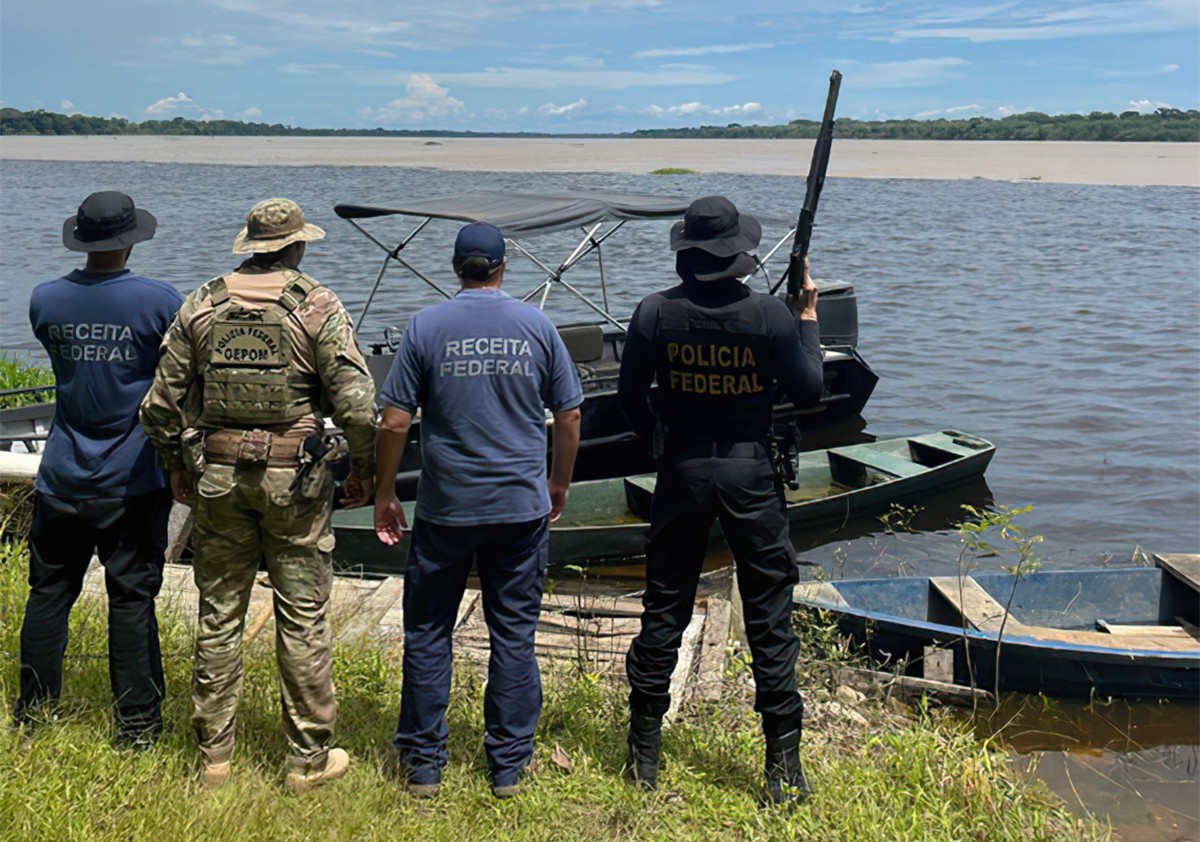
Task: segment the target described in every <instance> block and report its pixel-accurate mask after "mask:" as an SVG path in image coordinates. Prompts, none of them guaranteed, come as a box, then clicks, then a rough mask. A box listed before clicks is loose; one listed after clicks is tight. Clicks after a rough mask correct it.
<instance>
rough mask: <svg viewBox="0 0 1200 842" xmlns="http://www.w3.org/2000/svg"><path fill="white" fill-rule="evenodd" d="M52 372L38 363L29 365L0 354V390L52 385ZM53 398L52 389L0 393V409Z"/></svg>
mask: <svg viewBox="0 0 1200 842" xmlns="http://www.w3.org/2000/svg"><path fill="white" fill-rule="evenodd" d="M53 385H54V372H53V371H51V370H50V369H49V368H46V367H45V366H40V365H31V364H30V363H27V362H24V361H22V360H14V359H12V358H10V357H8V356H7V355H5V354H0V391H3V390H6V389H32V388H34V387H37V386H53ZM53 399H54V391H53V390H52V389H51V390H47V391H41V390H39V391H36V392H27V393H25V394H18V395H0V409H11V408H13V407H17V406H29V405H30V404H35V403H44V402H45V401H49V400H53Z"/></svg>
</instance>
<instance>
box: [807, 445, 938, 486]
mask: <svg viewBox="0 0 1200 842" xmlns="http://www.w3.org/2000/svg"><path fill="white" fill-rule="evenodd" d="M868 470H872V471H876V472H878V473H882V474H887V475H888V476H892V477H911V476H916V475H917V474H923V473H925V472H926V471H928V470H929V468H928V467H926V466H925V465H920V464H917V463H916V462H913V461H911V460H909V459H905V458H903V457H901V456H893V455H892V454H890V453H879V452H878V451H871V450H866V449H864V448H862V447H861V446H854V447H848V448H839V447H835V448H831V449H830V450H829V473H830V475H831V476H832V477H833V480H834V481H835V482H838V483H841V484H842V485H848V486H850V487H852V488H853V487H859V486H861V485H863V484H865V482H866V480H867V471H868Z"/></svg>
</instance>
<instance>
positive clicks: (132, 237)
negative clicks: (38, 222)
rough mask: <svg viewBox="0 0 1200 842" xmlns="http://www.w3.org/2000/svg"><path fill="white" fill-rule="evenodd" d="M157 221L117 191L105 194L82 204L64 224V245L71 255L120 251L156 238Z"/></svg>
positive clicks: (107, 191)
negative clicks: (79, 252) (76, 252)
mask: <svg viewBox="0 0 1200 842" xmlns="http://www.w3.org/2000/svg"><path fill="white" fill-rule="evenodd" d="M157 227H158V220H156V219H155V218H154V216H153V215H152V214H151V213H149V212H148V211H144V210H142V209H141V208H138V207H135V206H134V204H133V199H131V198H129V197H128V196H126V195H125V194H124V193H120V192H118V191H116V190H102V191H100V192H99V193H93V194H92V195H90V196H88V197H87V198H86V199H84V200H83V204H81V205H80V206H79V210H78V211H77V212H76V213H75V215H74V216H70V217H67V220H66V221H65V222H64V223H63V229H62V240H63V245H64V246H66V247H67V248H69V249H70V250H71V251H83V252H93V251H120V250H121V249H124V248H128V247H129V246H131V245H133V244H134V243H140V242H143V241H145V240H149V239H150V238H151V237H153V236H154V229H155V228H157Z"/></svg>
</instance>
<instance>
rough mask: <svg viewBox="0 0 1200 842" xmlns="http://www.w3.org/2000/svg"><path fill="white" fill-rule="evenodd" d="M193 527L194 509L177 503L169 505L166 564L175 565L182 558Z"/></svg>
mask: <svg viewBox="0 0 1200 842" xmlns="http://www.w3.org/2000/svg"><path fill="white" fill-rule="evenodd" d="M195 526H196V510H195V509H193V508H192V507H191V506H184V505H181V504H179V503H172V504H171V515H170V517H169V518H168V519H167V556H166V561H167V564H175V563H176V562H178V561H179V559H180V558H182V557H183V551H184V549H186V547H187V545H188V541H190V540H191V538H192V529H194V528H195Z"/></svg>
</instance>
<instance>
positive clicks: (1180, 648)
mask: <svg viewBox="0 0 1200 842" xmlns="http://www.w3.org/2000/svg"><path fill="white" fill-rule="evenodd" d="M929 584H930V586H931V587H933V589H934V590H935V591H937V593H939V594H941V596H942V597H943V598H944V599H945V600H946V601H947V602H949V603H950V604H951V605H952V606H954V608H955V609H956V610H957V611H958V613H959V614H961V615H962V617H963V619H964V620H966V621H967V623H968V624H969V625H970V626H971V627H973V628H976V629H978V630H979V631H981V632H986V633H988V634H999V633H1000V624H1001V623H1002V622H1003V621H1004V606H1003V605H1001V604H1000V603H999V602H997V601H996V600H994V599H993V598H992V595H991V594H990V593H988V592H987V591H986V590H984V589H983V586H982V585H980V584H979V583H978V582H976V581H975V580H974V579H972V578H970V577H969V576H968V577H966V578H964V579H963V580H962V590H961V594H960V592H959V580H958V579H957V578H956V577H954V576H931V577H930V579H929ZM1143 628H1146V629H1148V631H1146V632H1144V633H1141V634H1121V633H1119V632H1118V633H1116V634H1112V633H1110V632H1108V631H1079V630H1076V629H1056V628H1050V627H1048V626H1029V625H1026V624H1025V623H1022V622H1021V621H1020V620H1018V619H1016V618H1015V617H1009V618H1008V622H1007V623H1004V636H1005V637H1006V638H1008V637H1017V636H1019V637H1029V638H1033V639H1034V640H1038V641H1043V642H1046V643H1061V644H1066V645H1070V646H1097V647H1100V648H1102V649H1110V650H1113V651H1120V650H1130V651H1155V652H1187V653H1189V654H1190V653H1195V654H1196V655H1197V656H1200V640H1197V639H1196V638H1194V637H1192V635H1190V634H1186V633H1185V634H1179V633H1178V632H1177V631H1168V632H1161V633H1158V632H1159V630H1160V629H1161V627H1157V626H1147V627H1143Z"/></svg>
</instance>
